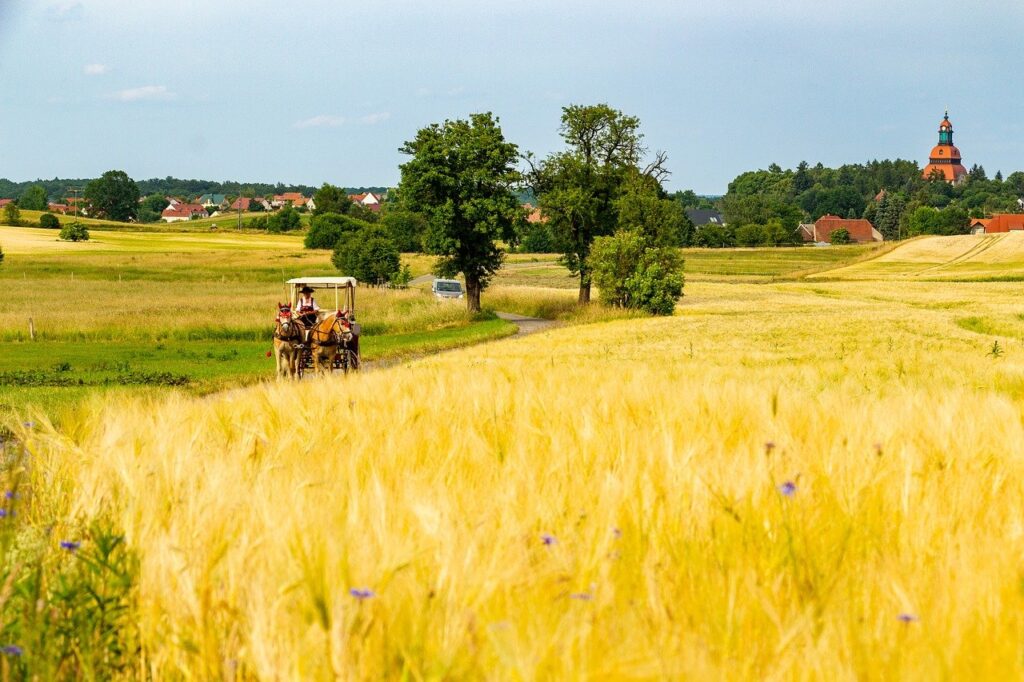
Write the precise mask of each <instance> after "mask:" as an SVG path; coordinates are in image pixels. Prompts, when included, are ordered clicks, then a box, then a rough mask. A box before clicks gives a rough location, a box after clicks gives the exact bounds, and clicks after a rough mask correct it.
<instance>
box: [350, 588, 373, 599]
mask: <svg viewBox="0 0 1024 682" xmlns="http://www.w3.org/2000/svg"><path fill="white" fill-rule="evenodd" d="M348 593H349V594H351V595H352V596H353V597H355V598H356V599H359V600H360V601H362V600H363V599H369V598H371V597H376V596H377V595H376V594H375V593H374V591H373V590H368V589H366V588H359V587H353V588H352V589H351V590H349V591H348Z"/></svg>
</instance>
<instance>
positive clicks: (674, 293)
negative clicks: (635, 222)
mask: <svg viewBox="0 0 1024 682" xmlns="http://www.w3.org/2000/svg"><path fill="white" fill-rule="evenodd" d="M590 267H591V269H592V273H593V278H594V284H595V285H596V286H597V288H598V291H599V294H600V298H601V301H602V302H604V303H607V304H610V305H614V306H619V307H622V308H639V309H641V310H644V311H646V312H648V313H651V314H654V315H671V314H672V311H673V310H675V306H676V301H678V300H679V297H680V296H682V292H683V259H682V258H681V257H680V255H679V251H678V250H677V249H675V248H672V247H665V246H663V247H650V246H648V244H647V242H646V241H645V240H644V239H643V237H641V236H640V235H639V234H637V233H635V232H618V233H616V234H615V235H614V236H612V237H598V238H597V239H595V240H594V245H593V247H592V248H591V252H590Z"/></svg>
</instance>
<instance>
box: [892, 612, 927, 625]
mask: <svg viewBox="0 0 1024 682" xmlns="http://www.w3.org/2000/svg"><path fill="white" fill-rule="evenodd" d="M896 619H897V620H898V621H899V622H901V623H916V622H917V621H919V620H921V619H920V618H918V617H917V616H915V615H914V614H912V613H901V614H900V615H898V616H896Z"/></svg>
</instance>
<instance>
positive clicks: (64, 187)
mask: <svg viewBox="0 0 1024 682" xmlns="http://www.w3.org/2000/svg"><path fill="white" fill-rule="evenodd" d="M94 179H95V178H54V179H53V180H26V181H24V182H14V181H12V180H8V179H7V178H0V199H18V198H20V197H21V196H22V194H24V193H25V190H27V189H28V188H29V187H32V186H34V185H39V186H41V187H42V188H43V189H45V190H46V194H47V196H48V197H49V199H50V201H57V200H60V199H64V198H66V197H70V196H73V194H72V191H71V190H72V189H76V188H77V189H78V190H79V191H81V190H82V188H84V187H85V186H86V185H87V184H88V183H89V182H90V181H92V180H94ZM135 184H136V185H138V187H139V192H140V193H141V194H142V195H143V196H147V195H150V194H162V195H165V196H172V197H187V198H189V197H190V198H194V197H197V196H200V195H203V194H225V195H229V196H247V197H255V196H260V197H262V196H266V195H268V194H283V193H285V192H301V193H302V194H303V195H305V196H307V197H309V196H313V194H314V193H315V192H316V191H317V189H319V188H318V187H313V186H311V185H286V184H284V183H280V182H278V183H275V184H271V183H268V182H235V181H232V180H227V181H224V182H215V181H213V180H183V179H180V178H172V177H169V176H168V177H166V178H152V179H150V180H136V181H135ZM387 189H388V188H387V187H347V188H345V191H346V192H348V193H349V194H358V193H362V192H373V193H375V194H377V193H380V194H382V193H384V192H386V191H387Z"/></svg>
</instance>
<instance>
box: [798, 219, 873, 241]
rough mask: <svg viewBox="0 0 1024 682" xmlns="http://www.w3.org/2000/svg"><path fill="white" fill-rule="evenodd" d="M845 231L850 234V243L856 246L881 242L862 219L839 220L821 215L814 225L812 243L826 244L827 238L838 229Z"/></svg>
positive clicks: (868, 224)
mask: <svg viewBox="0 0 1024 682" xmlns="http://www.w3.org/2000/svg"><path fill="white" fill-rule="evenodd" d="M840 228H842V229H845V230H846V231H847V232H849V233H850V241H852V242H857V243H858V244H861V243H864V242H873V241H881V237H880V235H879V236H876V235H877V234H878V233H877V232H876V231H875V228H874V226H873V225H872V224H871V223H870V222H869V221H867V220H865V219H863V218H852V219H851V218H840V217H839V216H834V215H823V216H821V217H820V218H818V220H817V221H816V222H815V223H814V241H818V242H827V241H830V239H829V237H830V236H831V235H832V233H833V232H835V231H836V230H838V229H840Z"/></svg>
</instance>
